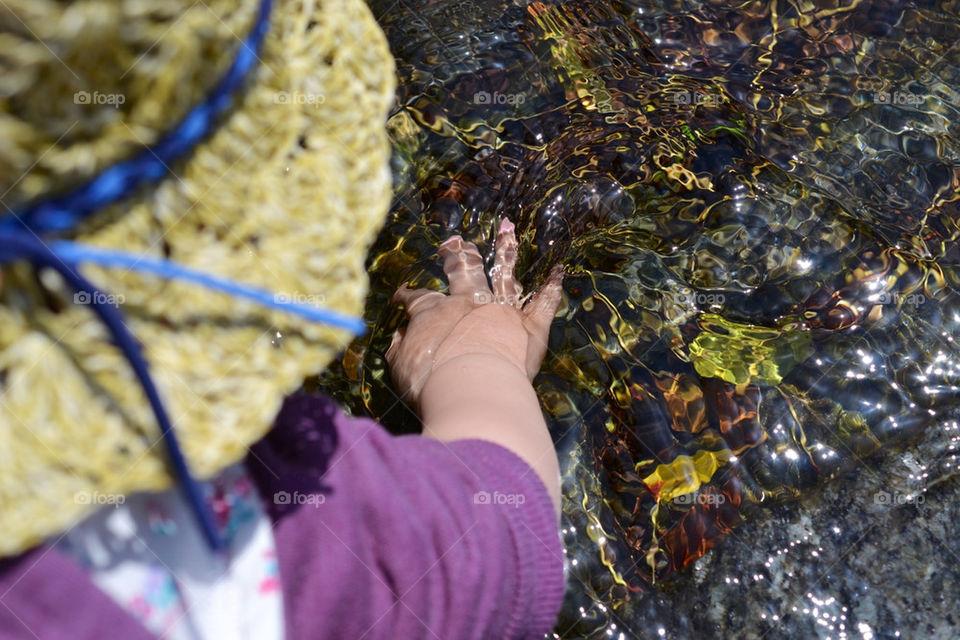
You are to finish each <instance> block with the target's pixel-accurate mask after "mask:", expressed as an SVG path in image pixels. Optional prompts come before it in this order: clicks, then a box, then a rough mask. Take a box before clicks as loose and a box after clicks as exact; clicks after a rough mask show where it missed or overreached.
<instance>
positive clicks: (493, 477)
mask: <svg viewBox="0 0 960 640" xmlns="http://www.w3.org/2000/svg"><path fill="white" fill-rule="evenodd" d="M447 445H448V446H449V447H450V448H451V449H453V450H455V451H456V452H457V453H458V455H460V456H461V457H462V459H463V460H465V461H470V462H471V467H473V468H474V470H475V471H476V472H477V474H478V475H480V476H481V478H482V479H483V481H484V482H485V483H489V484H488V485H487V486H502V487H509V489H510V491H512V492H514V493H517V494H521V495H523V496H525V498H526V500H525V502H524V503H523V505H522V506H521V507H519V508H518V509H517V510H518V512H519V514H518V515H520V518H517V519H512V521H514V522H515V524H514V526H513V527H512V529H513V533H514V541H515V545H516V562H517V566H518V568H519V571H518V574H519V579H518V591H519V593H518V594H517V597H516V599H515V602H516V603H517V604H516V606H515V608H514V609H513V611H512V612H510V616H509V624H508V626H507V633H506V634H505V637H506V638H537V639H540V638H542V637H543V636H544V635H545V634H547V633H549V632H550V630H551V629H553V627H554V625H555V624H556V621H557V616H558V615H559V613H560V606H561V604H562V601H563V591H564V575H563V559H564V553H563V544H562V543H561V540H560V531H559V527H558V524H557V515H556V512H555V511H554V508H553V502H552V501H551V500H550V495H549V493H548V492H547V488H546V486H545V485H544V484H543V482H542V481H541V480H540V477H539V476H538V475H537V473H536V472H535V471H534V470H533V469H532V468H531V467H530V465H528V464H527V463H526V462H525V461H524V460H523V459H522V458H520V457H519V456H518V455H516V454H515V453H513V452H512V451H510V450H509V449H506V448H505V447H503V446H501V445H499V444H496V443H494V442H490V441H487V440H480V439H471V440H458V441H455V442H450V443H447Z"/></svg>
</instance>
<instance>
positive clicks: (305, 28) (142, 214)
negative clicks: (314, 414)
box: [0, 0, 394, 557]
mask: <svg viewBox="0 0 960 640" xmlns="http://www.w3.org/2000/svg"><path fill="white" fill-rule="evenodd" d="M259 57H260V58H261V59H260V61H259V62H258V64H257V65H256V67H255V69H254V70H253V71H252V73H251V75H250V77H249V78H248V80H247V82H246V84H245V85H244V88H243V90H242V92H240V93H239V94H238V95H236V96H235V98H234V100H235V104H234V106H233V107H232V108H231V109H230V110H229V112H228V113H227V114H226V115H225V116H224V117H223V119H222V121H220V122H219V124H218V125H217V127H216V128H215V129H214V130H213V132H212V133H211V134H210V135H209V136H208V137H206V138H205V139H204V141H203V142H202V143H200V144H199V145H198V146H197V147H196V148H195V149H193V150H192V151H191V152H190V154H189V156H188V157H187V158H186V159H185V160H184V161H182V162H180V163H178V164H177V165H176V166H172V167H170V168H169V169H170V171H171V174H172V175H169V176H168V177H166V178H164V179H163V180H162V181H161V182H159V183H158V184H156V185H153V186H150V187H147V188H142V189H140V190H139V191H138V193H137V194H136V195H135V196H134V197H132V198H127V199H125V200H123V201H122V202H120V203H117V204H115V205H113V206H111V207H108V208H107V209H106V210H104V211H102V212H97V214H96V215H95V216H94V217H92V218H91V219H90V220H89V222H88V223H85V224H84V226H83V227H82V228H81V229H80V230H79V231H78V232H77V233H74V234H70V238H71V239H72V240H76V241H77V242H82V243H86V244H89V245H95V246H98V247H107V248H112V249H122V250H124V251H126V252H135V253H139V254H142V255H144V256H151V257H158V258H167V259H170V260H174V261H176V262H177V263H180V264H182V265H184V266H186V267H190V268H192V269H196V270H200V271H203V272H206V273H210V274H214V275H220V276H225V277H229V278H231V279H234V280H239V281H242V282H243V283H246V284H249V285H252V286H255V287H259V288H262V289H265V290H269V291H273V292H276V293H277V294H278V295H279V296H284V297H286V298H287V299H291V300H295V301H299V302H302V303H304V304H309V305H315V306H324V307H328V308H330V309H334V310H337V311H340V312H343V313H345V314H351V315H359V314H360V313H361V312H362V309H363V300H364V297H365V294H366V290H367V277H366V272H365V269H364V260H365V257H366V252H367V248H368V247H369V244H370V243H371V242H372V240H373V236H374V235H375V233H376V231H377V229H378V228H379V226H380V225H381V224H382V222H383V218H384V216H385V214H386V211H387V208H388V205H389V200H390V183H391V180H390V172H389V168H388V160H389V144H388V140H387V137H386V134H385V130H384V120H385V117H386V113H387V109H388V107H389V105H390V103H391V101H392V98H393V90H394V68H393V61H392V57H391V55H390V52H389V49H388V47H387V43H386V41H385V38H384V37H383V34H382V32H381V31H380V30H379V27H378V26H377V25H376V23H375V21H374V19H373V17H372V16H371V14H370V12H369V10H368V9H367V7H366V5H365V4H364V3H363V2H362V0H316V1H315V2H295V1H292V0H291V1H286V0H280V1H277V2H275V5H274V7H273V9H272V13H271V16H270V31H269V32H268V34H267V36H266V40H265V42H264V45H263V49H262V51H261V53H260V56H259ZM221 66H222V65H221ZM40 81H42V80H40ZM278 96H280V98H279V99H278ZM83 273H84V275H86V276H87V277H88V278H89V279H90V280H91V281H92V282H94V283H96V285H97V286H98V287H99V288H101V289H102V290H103V291H105V292H109V294H110V295H112V296H114V300H113V302H115V303H116V304H118V305H120V306H121V308H122V310H123V312H124V316H125V321H126V324H127V326H128V328H129V329H130V331H131V332H132V334H133V335H135V336H136V338H137V339H138V340H139V342H140V343H141V345H142V352H143V355H144V356H145V358H146V359H147V361H148V363H149V366H150V371H151V373H152V375H153V378H154V380H155V382H156V384H157V387H158V388H159V391H160V394H161V395H162V398H163V401H164V403H165V405H166V407H167V410H168V412H169V414H170V418H171V420H172V422H173V425H174V428H175V429H176V433H177V435H178V437H179V439H180V443H181V446H182V448H183V451H184V454H185V456H186V459H187V461H188V464H189V466H190V468H191V470H192V471H193V472H194V474H196V475H197V476H200V477H206V476H210V475H212V474H214V473H216V472H217V471H219V470H220V469H222V468H223V467H224V466H226V465H228V464H231V463H233V462H235V461H237V460H239V459H240V458H241V457H242V456H243V455H244V454H245V453H246V450H247V447H248V446H249V445H250V444H251V443H253V442H254V441H256V440H257V439H259V438H260V437H261V436H262V435H263V434H264V433H265V432H266V430H267V429H268V428H269V427H270V425H271V423H272V421H273V419H274V417H275V415H276V414H277V411H278V410H279V407H280V404H281V402H282V400H283V397H284V395H285V394H287V393H289V392H292V391H294V390H295V389H297V388H298V387H299V386H300V385H301V384H302V382H303V380H304V378H305V377H306V376H309V375H311V374H314V373H317V372H319V371H320V370H322V369H323V368H324V367H325V366H326V365H327V363H328V362H329V361H330V360H331V358H332V357H333V356H334V355H335V354H336V352H337V351H338V350H339V349H340V348H342V347H343V345H344V344H346V342H347V341H348V340H349V339H350V337H351V335H350V334H349V332H347V331H344V330H341V329H335V328H331V327H328V326H323V325H320V324H313V323H310V322H309V321H306V320H303V319H300V318H298V317H296V316H293V315H290V314H288V313H284V312H281V311H267V310H264V309H263V308H261V307H258V306H256V305H254V304H252V303H249V302H243V301H238V300H236V299H233V298H231V297H229V296H227V295H225V294H221V293H216V292H212V291H210V290H208V289H204V288H201V287H198V286H196V285H194V284H190V283H184V282H176V281H165V280H162V279H160V278H157V277H154V276H150V275H144V274H141V273H137V272H134V271H129V270H125V269H116V268H113V269H110V268H100V267H92V266H91V267H84V268H83ZM82 302H83V301H82V300H76V299H75V297H74V293H73V291H71V290H70V289H69V288H68V287H66V286H65V284H64V283H63V282H62V281H61V279H60V278H59V277H58V276H57V275H56V274H55V273H52V272H45V271H40V272H37V270H36V269H34V268H33V267H32V266H31V265H29V264H23V263H15V264H10V265H8V266H6V267H4V272H3V285H2V291H0V440H2V446H0V531H3V532H4V534H3V535H2V536H0V557H3V556H8V555H12V554H15V553H18V552H20V551H23V550H25V549H27V548H29V547H30V546H33V545H34V544H36V543H38V542H40V541H42V540H43V539H44V538H46V537H48V536H51V535H55V534H57V533H58V532H60V531H63V530H65V529H67V528H68V527H70V526H71V525H73V524H74V523H76V522H78V521H79V520H80V519H82V518H83V517H84V516H85V515H86V514H88V513H89V512H90V511H91V510H92V509H94V508H96V507H97V506H98V502H99V501H100V499H99V496H109V495H117V494H125V493H129V492H132V491H138V490H156V489H162V488H166V487H168V486H170V484H171V481H172V477H171V473H170V470H169V466H168V461H167V459H166V455H165V451H164V449H163V447H162V446H161V445H160V434H159V431H158V427H157V424H156V422H155V420H154V416H153V415H152V414H151V411H150V407H149V405H148V403H147V401H146V399H145V397H144V392H143V390H142V389H141V387H140V386H139V385H138V384H137V381H136V379H135V377H134V375H133V373H132V371H131V369H130V366H129V364H128V363H127V362H126V361H125V359H124V357H123V355H122V354H121V353H120V352H119V351H118V350H117V349H116V346H115V345H114V344H112V342H111V340H110V337H109V335H108V332H107V330H106V329H105V328H104V327H103V326H102V324H101V323H100V321H99V320H98V319H97V318H96V316H95V314H94V313H93V312H92V310H91V308H90V306H89V305H85V304H82Z"/></svg>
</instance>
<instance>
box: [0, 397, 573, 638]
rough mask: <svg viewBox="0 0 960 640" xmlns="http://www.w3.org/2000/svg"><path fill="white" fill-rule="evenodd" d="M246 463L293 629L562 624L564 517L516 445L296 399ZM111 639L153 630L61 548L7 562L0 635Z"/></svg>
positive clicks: (518, 631)
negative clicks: (389, 428)
mask: <svg viewBox="0 0 960 640" xmlns="http://www.w3.org/2000/svg"><path fill="white" fill-rule="evenodd" d="M247 465H248V467H249V469H250V470H251V472H252V473H253V475H254V477H255V478H256V480H257V484H258V487H259V489H260V492H261V496H262V497H263V499H264V503H265V504H266V506H267V509H268V512H269V513H270V515H271V517H272V518H273V520H274V524H275V529H274V536H275V540H276V546H277V554H278V559H279V565H280V578H281V582H282V584H283V598H284V609H285V617H286V631H287V637H288V638H291V639H293V640H312V639H315V638H316V639H320V638H324V639H326V638H330V639H335V638H344V639H349V640H357V639H359V638H364V639H365V640H375V639H378V638H390V639H397V640H400V639H405V638H440V639H441V640H470V639H476V640H507V639H510V638H542V637H543V635H544V634H545V633H547V632H548V631H549V630H550V628H551V627H552V625H553V623H554V619H555V617H556V615H557V613H558V611H559V608H560V601H561V598H562V593H563V550H562V548H561V544H560V539H559V536H558V533H557V521H556V517H555V515H554V511H553V507H552V505H551V503H550V499H549V496H548V495H547V491H546V489H545V488H544V486H543V484H542V483H541V482H540V479H539V478H538V477H537V475H536V474H535V473H534V472H533V471H532V470H531V469H530V467H529V466H528V465H527V464H526V463H524V462H523V461H522V460H520V458H518V457H517V456H515V455H514V454H513V453H511V452H509V451H507V450H506V449H504V448H502V447H500V446H498V445H495V444H493V443H490V442H485V441H482V440H469V441H459V442H453V443H447V444H444V443H440V442H437V441H434V440H430V439H426V438H422V437H420V436H401V437H394V436H391V435H390V434H388V433H387V432H386V431H385V430H384V429H383V427H381V426H380V425H378V424H377V423H375V422H373V421H372V420H368V419H360V418H348V417H346V416H345V415H344V414H343V413H342V412H341V411H340V410H339V409H338V408H337V407H336V405H335V404H334V403H333V402H332V401H331V400H329V399H327V398H323V397H317V396H308V395H296V396H293V397H291V398H289V399H288V400H287V402H286V403H285V404H284V407H283V410H282V411H281V413H280V416H279V417H278V419H277V424H276V426H275V428H274V429H273V430H272V431H271V432H270V434H269V435H268V436H267V437H266V438H264V440H262V441H261V442H259V443H257V445H256V446H254V447H253V448H252V449H251V453H250V456H249V457H248V459H247ZM282 492H286V494H288V495H289V496H290V500H289V501H287V500H286V499H285V496H284V494H283V493H282ZM295 492H296V493H297V494H298V495H311V494H313V495H315V494H323V495H324V500H323V501H322V504H318V503H319V502H320V501H319V500H316V499H314V500H304V499H299V500H298V498H297V497H296V495H295ZM278 493H279V494H280V496H284V497H281V498H280V499H279V500H275V499H274V496H275V495H276V494H278ZM297 502H300V504H296V503H297ZM108 637H109V638H122V639H124V640H141V639H143V640H147V639H149V638H152V636H151V635H150V634H149V633H148V632H147V631H146V630H145V629H144V628H143V627H142V626H141V625H140V624H139V623H138V622H137V621H136V620H135V619H134V618H133V617H131V616H130V615H129V614H127V613H126V612H125V611H124V610H123V609H121V608H120V607H119V606H117V605H116V604H115V603H114V602H113V600H111V599H110V598H109V597H108V596H107V595H105V594H104V593H102V592H101V591H100V590H99V589H97V587H96V586H94V585H93V583H92V582H91V581H90V580H89V579H88V577H87V575H86V574H85V573H84V571H83V569H82V568H81V567H80V566H79V565H77V564H75V563H74V562H73V561H72V560H70V559H69V558H67V557H66V556H64V555H62V554H61V553H60V552H59V551H58V550H57V549H55V548H53V547H50V546H43V547H40V548H37V549H34V550H32V551H30V552H28V553H26V554H24V555H22V556H20V557H18V558H13V559H9V560H6V561H3V562H2V563H0V639H3V640H7V639H12V638H16V639H18V640H19V639H21V638H23V639H40V640H67V639H69V640H87V639H89V640H94V639H96V640H99V639H101V638H108Z"/></svg>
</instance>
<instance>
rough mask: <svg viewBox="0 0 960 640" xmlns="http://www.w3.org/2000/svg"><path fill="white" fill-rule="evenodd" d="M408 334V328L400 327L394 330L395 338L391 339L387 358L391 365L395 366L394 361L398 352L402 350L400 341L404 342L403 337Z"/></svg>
mask: <svg viewBox="0 0 960 640" xmlns="http://www.w3.org/2000/svg"><path fill="white" fill-rule="evenodd" d="M406 335H407V328H406V327H400V328H399V329H397V330H396V331H394V332H393V340H391V341H390V346H389V347H388V348H387V353H386V358H387V364H389V365H390V366H391V367H393V366H394V361H395V359H396V357H397V353H398V352H399V351H400V343H402V342H403V338H404V337H405V336H406Z"/></svg>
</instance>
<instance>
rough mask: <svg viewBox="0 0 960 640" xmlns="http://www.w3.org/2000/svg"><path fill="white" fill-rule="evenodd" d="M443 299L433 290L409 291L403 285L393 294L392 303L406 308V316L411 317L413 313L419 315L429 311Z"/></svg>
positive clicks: (440, 294) (408, 288) (409, 289)
mask: <svg viewBox="0 0 960 640" xmlns="http://www.w3.org/2000/svg"><path fill="white" fill-rule="evenodd" d="M444 297H445V296H444V295H443V294H442V293H440V292H439V291H434V290H433V289H411V288H410V287H408V286H407V285H405V284H404V285H402V286H401V287H400V288H399V289H397V292H396V293H394V294H393V303H394V304H402V305H403V306H404V307H406V308H407V314H408V315H410V316H412V315H413V314H414V312H417V313H420V312H422V311H424V310H426V309H429V308H430V307H432V306H433V305H435V304H436V303H437V302H439V301H440V300H443V299H444Z"/></svg>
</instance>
